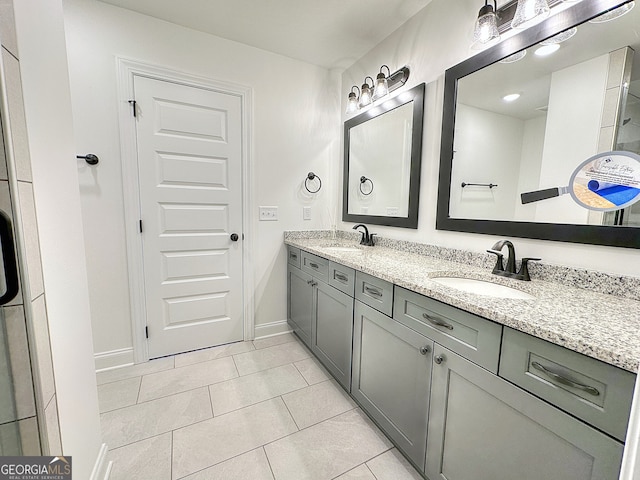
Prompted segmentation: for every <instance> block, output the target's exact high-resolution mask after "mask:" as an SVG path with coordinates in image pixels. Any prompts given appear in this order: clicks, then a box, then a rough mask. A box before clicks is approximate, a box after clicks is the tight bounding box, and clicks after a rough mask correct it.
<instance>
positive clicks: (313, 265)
mask: <svg viewBox="0 0 640 480" xmlns="http://www.w3.org/2000/svg"><path fill="white" fill-rule="evenodd" d="M309 265H310V266H311V268H315V269H316V270H317V269H318V264H317V263H310V264H309Z"/></svg>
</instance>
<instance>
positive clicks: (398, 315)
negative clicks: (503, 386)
mask: <svg viewBox="0 0 640 480" xmlns="http://www.w3.org/2000/svg"><path fill="white" fill-rule="evenodd" d="M393 318H394V319H395V320H397V321H398V322H400V323H402V324H404V325H406V326H407V327H409V328H412V329H413V330H415V331H417V332H420V333H422V334H423V335H426V336H427V337H429V338H432V339H433V340H435V341H436V342H437V343H439V344H440V345H443V346H445V347H447V348H448V349H450V350H452V351H454V352H456V353H459V354H460V355H462V356H463V357H465V358H467V359H469V360H471V361H472V362H474V363H477V364H478V365H480V366H482V367H484V368H486V369H487V370H489V371H491V372H493V373H497V372H498V361H499V358H500V339H501V336H502V326H501V325H498V324H497V323H493V322H491V321H490V320H486V319H484V318H482V317H478V316H476V315H473V314H471V313H469V312H465V311H463V310H460V309H458V308H455V307H452V306H450V305H445V304H444V303H441V302H438V301H437V300H433V299H432V298H429V297H425V296H424V295H420V294H419V293H415V292H412V291H410V290H406V289H404V288H401V287H395V302H394V310H393Z"/></svg>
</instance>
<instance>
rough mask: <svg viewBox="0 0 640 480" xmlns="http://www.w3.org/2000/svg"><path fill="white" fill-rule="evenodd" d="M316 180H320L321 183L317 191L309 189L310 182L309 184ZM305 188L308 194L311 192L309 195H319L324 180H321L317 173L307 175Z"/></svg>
mask: <svg viewBox="0 0 640 480" xmlns="http://www.w3.org/2000/svg"><path fill="white" fill-rule="evenodd" d="M316 178H317V179H318V182H319V185H318V188H317V189H316V190H311V189H310V188H309V184H308V182H309V180H315V179H316ZM304 188H306V189H307V192H309V193H318V192H319V191H320V189H321V188H322V180H320V177H319V176H318V175H316V174H315V173H313V172H309V173H308V174H307V178H305V180H304Z"/></svg>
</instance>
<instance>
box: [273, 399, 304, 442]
mask: <svg viewBox="0 0 640 480" xmlns="http://www.w3.org/2000/svg"><path fill="white" fill-rule="evenodd" d="M277 398H279V399H280V400H281V401H282V403H284V408H286V409H287V412H289V416H290V417H291V420H293V423H294V424H295V426H296V428H297V429H298V431H300V430H301V429H300V426H299V425H298V422H296V419H295V417H294V416H293V413H291V410H289V405H287V402H285V401H284V398H282V395H280V396H279V397H277ZM289 435H291V434H289ZM287 436H288V435H287ZM270 443H271V442H270Z"/></svg>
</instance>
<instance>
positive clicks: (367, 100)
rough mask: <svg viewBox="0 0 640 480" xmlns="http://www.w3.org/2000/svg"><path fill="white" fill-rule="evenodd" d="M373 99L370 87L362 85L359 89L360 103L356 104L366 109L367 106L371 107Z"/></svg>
mask: <svg viewBox="0 0 640 480" xmlns="http://www.w3.org/2000/svg"><path fill="white" fill-rule="evenodd" d="M372 101H373V98H372V96H371V87H369V85H368V84H366V83H364V84H363V85H362V88H361V89H360V103H359V104H358V105H359V107H360V108H362V107H366V106H367V105H371V102H372Z"/></svg>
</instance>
